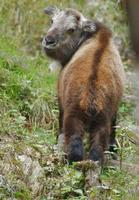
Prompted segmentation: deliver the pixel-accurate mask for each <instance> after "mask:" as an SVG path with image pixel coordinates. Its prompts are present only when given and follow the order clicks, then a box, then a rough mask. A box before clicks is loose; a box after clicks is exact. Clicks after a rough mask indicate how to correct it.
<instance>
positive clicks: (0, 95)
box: [0, 0, 139, 200]
mask: <svg viewBox="0 0 139 200" xmlns="http://www.w3.org/2000/svg"><path fill="white" fill-rule="evenodd" d="M0 3H1V7H0V26H1V33H0V139H1V140H4V138H6V140H7V137H8V138H14V139H15V140H16V141H15V143H13V146H11V147H8V149H7V152H8V151H9V148H11V151H19V152H21V149H22V148H23V149H24V148H26V145H27V146H29V147H31V148H33V149H34V150H35V151H37V152H39V153H40V155H41V156H40V157H39V162H40V164H41V166H42V167H43V168H44V169H45V178H46V180H45V183H44V188H43V190H42V192H41V194H39V199H40V200H48V199H68V200H75V199H80V200H86V199H88V195H90V196H91V198H92V199H100V200H101V199H102V200H105V199H112V200H121V199H123V200H124V199H137V198H136V196H137V194H136V193H137V191H138V189H137V187H138V182H139V177H138V176H137V175H134V174H132V171H131V173H127V172H125V171H124V170H120V169H119V168H108V169H105V170H104V171H103V172H102V173H101V180H102V183H103V185H104V186H105V187H103V188H101V189H100V188H97V187H96V188H94V187H91V186H90V187H88V188H86V187H85V174H84V171H83V170H75V166H74V165H73V166H68V165H67V161H66V160H65V159H64V157H61V156H60V155H59V152H58V149H57V146H56V134H57V130H58V107H57V97H56V81H57V74H55V73H54V74H52V73H50V72H49V70H48V65H49V62H50V61H49V60H48V59H47V58H46V57H44V55H43V53H42V51H41V43H40V40H41V38H42V36H43V35H44V34H45V26H46V25H47V23H48V19H47V18H46V17H45V16H44V14H43V12H42V10H43V9H44V7H46V6H47V4H48V3H45V1H43V0H41V1H37V0H31V1H27V0H23V1H20V0H19V1H16V0H11V1H8V0H0ZM50 4H51V5H58V6H60V7H67V6H68V7H74V8H78V10H83V12H84V13H85V14H87V15H88V16H90V17H94V18H97V19H100V20H102V21H104V22H105V23H106V24H108V25H109V26H110V27H111V29H112V30H113V32H114V34H115V36H116V37H115V38H116V39H118V40H120V44H121V45H119V47H120V52H121V55H122V58H123V62H124V63H125V64H126V63H127V58H126V50H127V49H128V48H129V45H130V41H129V39H128V32H127V29H128V27H127V23H126V16H125V13H124V11H123V9H122V8H121V6H120V5H119V4H118V3H117V2H116V1H114V0H112V1H109V0H106V3H105V5H103V6H102V1H101V0H98V1H96V2H94V4H89V5H88V6H86V1H84V0H78V1H76V3H75V1H72V0H71V1H66V0H62V1H60V2H59V1H56V0H52V1H51V2H50ZM83 8H84V9H83ZM121 24H122V25H121ZM129 67H130V66H128V67H127V66H125V68H128V69H129ZM127 92H129V91H128V90H127ZM132 109H133V104H132V103H130V102H126V101H125V100H124V101H123V102H122V103H121V106H120V108H119V119H118V121H119V125H120V127H119V129H117V135H118V141H119V144H120V146H119V147H118V148H119V149H118V155H119V157H120V156H121V152H122V161H126V162H129V163H132V162H133V163H134V162H135V163H136V154H137V155H139V154H138V151H139V150H138V148H135V146H134V145H133V144H131V143H130V142H129V139H128V137H127V135H126V132H127V131H128V128H127V127H128V125H133V124H135V120H134V118H133V117H132ZM20 140H21V141H20ZM18 143H19V144H18ZM19 147H20V148H19ZM5 148H6V147H5ZM2 149H3V151H1V152H0V158H1V159H3V157H4V155H5V149H4V148H2ZM13 149H14V150H13ZM19 149H20V150H19ZM15 166H16V167H18V164H17V163H15ZM11 174H12V169H11ZM18 176H19V175H16V174H15V172H13V174H12V177H10V179H12V181H13V180H14V181H13V182H12V183H13V185H14V186H15V188H16V189H15V190H14V192H13V193H11V192H10V191H11V190H10V189H9V188H4V187H3V186H0V192H1V191H2V193H3V194H4V196H3V197H2V199H7V198H9V197H11V195H12V197H13V198H16V199H26V200H27V199H32V198H33V197H32V193H31V191H30V189H29V188H28V186H27V185H26V184H25V183H24V181H22V179H23V178H19V177H18ZM17 180H18V181H19V180H20V181H19V182H20V183H21V184H19V185H18V184H17V183H18V181H17ZM16 182H17V183H16ZM128 193H130V194H128ZM0 198H1V196H0ZM36 198H37V197H36Z"/></svg>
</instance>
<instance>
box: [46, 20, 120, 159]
mask: <svg viewBox="0 0 139 200" xmlns="http://www.w3.org/2000/svg"><path fill="white" fill-rule="evenodd" d="M95 26H96V31H95V32H93V33H92V34H88V35H87V37H86V36H85V39H84V40H83V42H82V43H81V44H80V46H78V47H77V48H76V51H74V53H73V54H72V56H70V57H69V58H68V61H66V64H63V68H62V69H61V72H60V75H59V81H58V99H59V109H60V133H64V136H65V151H66V152H67V154H68V159H69V162H72V161H79V160H82V159H83V143H82V139H83V135H84V131H85V130H87V131H88V132H89V135H90V140H89V141H90V153H89V159H91V160H94V161H100V162H102V161H103V158H104V151H105V150H107V149H108V146H109V145H113V144H114V143H115V130H114V128H113V125H115V119H116V114H117V110H118V106H119V102H120V100H121V97H122V93H123V83H124V72H123V66H122V63H121V59H120V57H119V54H118V52H117V50H116V48H115V46H114V44H113V41H112V34H111V32H110V31H109V29H108V28H107V27H105V26H104V25H103V24H101V23H98V22H96V23H95ZM63 50H64V49H63ZM48 51H49V50H48ZM53 51H54V50H53ZM48 55H49V53H48ZM55 55H56V52H55V53H54V54H53V55H51V57H55ZM62 59H63V58H62Z"/></svg>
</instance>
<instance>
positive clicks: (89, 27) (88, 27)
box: [82, 20, 96, 33]
mask: <svg viewBox="0 0 139 200" xmlns="http://www.w3.org/2000/svg"><path fill="white" fill-rule="evenodd" d="M82 28H83V30H84V32H88V33H93V32H95V31H96V24H95V23H94V22H93V21H91V20H85V21H83V23H82Z"/></svg>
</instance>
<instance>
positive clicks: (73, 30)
mask: <svg viewBox="0 0 139 200" xmlns="http://www.w3.org/2000/svg"><path fill="white" fill-rule="evenodd" d="M74 32H75V28H69V29H68V30H67V33H69V34H72V33H74Z"/></svg>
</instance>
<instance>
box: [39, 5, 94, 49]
mask: <svg viewBox="0 0 139 200" xmlns="http://www.w3.org/2000/svg"><path fill="white" fill-rule="evenodd" d="M45 13H46V14H48V15H49V16H50V17H51V20H52V24H51V27H50V29H49V30H48V32H47V35H46V37H45V39H44V40H43V43H42V44H43V46H44V47H45V48H47V49H56V48H59V47H60V46H65V45H66V44H67V45H70V46H71V48H74V47H75V46H76V45H78V44H79V43H80V42H81V40H82V32H83V31H84V32H85V31H87V32H93V31H95V25H94V24H93V23H92V22H91V23H90V20H87V19H86V18H85V17H84V16H83V15H82V14H81V13H80V12H78V11H76V10H73V9H66V10H59V9H58V8H55V7H48V8H46V9H45ZM47 38H49V39H50V38H51V39H53V43H52V42H49V43H48V42H46V39H47Z"/></svg>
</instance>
